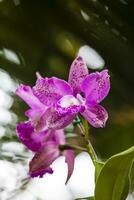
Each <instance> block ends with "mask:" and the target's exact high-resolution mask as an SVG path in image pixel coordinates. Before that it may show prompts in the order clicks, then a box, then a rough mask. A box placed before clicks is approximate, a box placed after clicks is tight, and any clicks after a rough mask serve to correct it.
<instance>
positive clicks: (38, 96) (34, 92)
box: [16, 57, 110, 131]
mask: <svg viewBox="0 0 134 200" xmlns="http://www.w3.org/2000/svg"><path fill="white" fill-rule="evenodd" d="M109 90H110V80H109V75H108V70H103V71H101V72H95V73H91V74H88V68H87V66H86V63H85V62H84V60H83V59H82V57H77V58H76V59H75V60H74V62H73V63H72V65H71V69H70V73H69V80H68V82H66V81H64V80H61V79H58V78H56V77H52V78H42V77H38V79H37V82H36V85H35V86H34V87H33V88H31V87H29V86H25V85H22V84H21V85H20V86H19V87H18V89H17V90H16V94H17V95H18V96H20V97H21V98H22V99H23V100H24V101H25V102H26V103H27V104H28V105H29V106H30V107H31V108H30V109H29V110H28V111H27V112H26V113H25V114H26V116H28V117H29V118H30V120H31V121H32V122H33V124H34V127H36V130H38V131H39V130H47V129H62V128H64V127H66V126H67V125H69V124H70V123H71V122H72V121H73V119H75V117H76V115H77V114H78V113H80V114H81V115H82V116H83V117H84V118H85V119H86V120H87V121H88V122H89V123H90V124H91V125H92V126H94V127H96V128H99V127H104V126H105V123H106V121H107V119H108V113H107V112H106V110H105V109H104V108H103V107H102V106H100V105H98V104H99V103H100V102H101V101H102V100H103V99H104V98H105V97H106V96H107V94H108V92H109Z"/></svg>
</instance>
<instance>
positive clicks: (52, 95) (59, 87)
mask: <svg viewBox="0 0 134 200" xmlns="http://www.w3.org/2000/svg"><path fill="white" fill-rule="evenodd" d="M33 93H34V95H35V96H36V97H37V98H39V100H40V101H41V102H42V103H43V104H45V105H46V106H52V105H54V104H55V103H56V102H57V101H58V100H59V99H60V98H61V97H63V96H64V95H67V94H72V89H71V87H70V85H69V84H68V83H67V82H66V81H64V80H61V79H58V78H55V77H52V78H39V79H37V82H36V85H35V86H34V87H33Z"/></svg>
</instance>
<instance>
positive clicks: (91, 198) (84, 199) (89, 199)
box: [75, 197, 94, 200]
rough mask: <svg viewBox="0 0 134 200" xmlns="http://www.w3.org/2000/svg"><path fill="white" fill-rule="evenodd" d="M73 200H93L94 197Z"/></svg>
mask: <svg viewBox="0 0 134 200" xmlns="http://www.w3.org/2000/svg"><path fill="white" fill-rule="evenodd" d="M75 200H94V197H86V198H80V199H75Z"/></svg>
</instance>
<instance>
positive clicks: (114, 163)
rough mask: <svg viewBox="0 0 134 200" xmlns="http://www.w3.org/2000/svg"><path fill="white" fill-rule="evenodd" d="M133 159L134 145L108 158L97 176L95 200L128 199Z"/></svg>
mask: <svg viewBox="0 0 134 200" xmlns="http://www.w3.org/2000/svg"><path fill="white" fill-rule="evenodd" d="M133 160H134V146H133V147H131V148H130V149H128V150H126V151H124V152H121V153H119V154H117V155H114V156H112V157H111V158H110V159H108V161H107V162H106V163H105V165H104V166H103V168H102V169H101V171H100V174H99V176H98V178H97V183H96V188H95V200H100V199H103V200H125V199H126V197H127V195H128V192H129V184H130V183H129V182H130V181H129V175H130V171H131V167H132V164H133Z"/></svg>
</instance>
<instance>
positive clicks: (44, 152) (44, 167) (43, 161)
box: [29, 141, 60, 177]
mask: <svg viewBox="0 0 134 200" xmlns="http://www.w3.org/2000/svg"><path fill="white" fill-rule="evenodd" d="M59 155H60V151H59V149H58V145H57V144H56V143H55V142H52V141H50V142H47V143H46V144H45V146H44V147H43V148H42V149H41V150H40V151H39V152H37V153H36V154H35V156H34V157H33V159H32V161H31V162H30V165H29V175H30V176H31V177H37V176H40V177H42V176H43V175H44V174H46V173H50V174H51V173H53V170H52V168H51V167H50V165H51V164H52V163H53V162H54V161H55V160H56V159H57V158H58V157H59Z"/></svg>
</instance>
